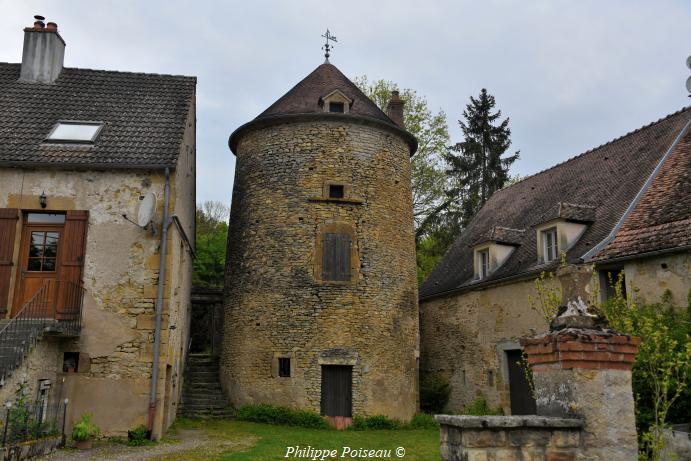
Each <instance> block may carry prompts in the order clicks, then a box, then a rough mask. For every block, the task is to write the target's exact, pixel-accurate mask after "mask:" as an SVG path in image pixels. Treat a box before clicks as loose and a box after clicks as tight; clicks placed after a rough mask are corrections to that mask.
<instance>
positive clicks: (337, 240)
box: [322, 233, 352, 282]
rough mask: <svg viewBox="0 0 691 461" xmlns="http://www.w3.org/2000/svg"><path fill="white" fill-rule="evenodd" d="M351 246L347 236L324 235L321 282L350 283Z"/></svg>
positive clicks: (349, 238)
mask: <svg viewBox="0 0 691 461" xmlns="http://www.w3.org/2000/svg"><path fill="white" fill-rule="evenodd" d="M351 244H352V240H351V237H350V235H348V234H331V233H327V234H324V241H323V245H322V251H323V258H322V280H333V281H338V282H347V281H350V248H351Z"/></svg>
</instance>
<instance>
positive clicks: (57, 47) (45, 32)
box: [19, 16, 65, 83]
mask: <svg viewBox="0 0 691 461" xmlns="http://www.w3.org/2000/svg"><path fill="white" fill-rule="evenodd" d="M34 18H35V19H36V21H35V22H34V25H33V27H27V28H25V29H24V50H23V52H22V70H21V74H20V76H19V80H21V81H23V82H32V83H53V82H54V81H55V80H56V79H57V78H58V76H60V72H62V65H63V60H64V57H65V41H64V40H63V39H62V37H61V36H60V34H59V33H58V25H57V24H55V23H54V22H49V23H48V25H45V24H44V22H43V21H44V19H45V18H44V17H43V16H34Z"/></svg>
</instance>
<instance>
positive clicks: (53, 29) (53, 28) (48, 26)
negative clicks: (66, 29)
mask: <svg viewBox="0 0 691 461" xmlns="http://www.w3.org/2000/svg"><path fill="white" fill-rule="evenodd" d="M46 30H50V31H51V32H57V31H58V25H57V24H56V23H54V22H49V23H48V24H46Z"/></svg>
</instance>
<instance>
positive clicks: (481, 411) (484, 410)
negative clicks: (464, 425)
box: [463, 395, 504, 416]
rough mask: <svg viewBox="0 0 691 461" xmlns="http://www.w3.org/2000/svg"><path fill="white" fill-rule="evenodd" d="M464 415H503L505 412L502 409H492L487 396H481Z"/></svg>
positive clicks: (464, 411)
mask: <svg viewBox="0 0 691 461" xmlns="http://www.w3.org/2000/svg"><path fill="white" fill-rule="evenodd" d="M463 414H464V415H469V416H492V415H503V414H504V410H502V409H501V407H497V408H491V407H490V406H489V405H488V404H487V399H486V398H485V396H484V395H480V396H479V397H478V398H476V399H475V401H474V402H473V403H471V404H470V405H468V406H467V407H465V408H464V410H463Z"/></svg>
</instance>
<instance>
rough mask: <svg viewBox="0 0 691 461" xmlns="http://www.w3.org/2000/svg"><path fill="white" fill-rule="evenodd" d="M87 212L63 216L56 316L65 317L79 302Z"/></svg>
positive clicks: (68, 213)
mask: <svg viewBox="0 0 691 461" xmlns="http://www.w3.org/2000/svg"><path fill="white" fill-rule="evenodd" d="M88 227H89V212H88V211H82V210H74V211H68V212H67V215H66V216H65V227H64V229H63V234H62V241H61V242H60V268H59V272H58V281H59V287H58V299H57V308H56V312H55V313H56V318H58V319H67V318H68V317H69V316H70V314H71V313H74V309H75V308H76V307H77V303H79V302H80V296H79V294H80V287H81V284H82V269H83V268H84V256H85V253H86V231H87V229H88Z"/></svg>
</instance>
